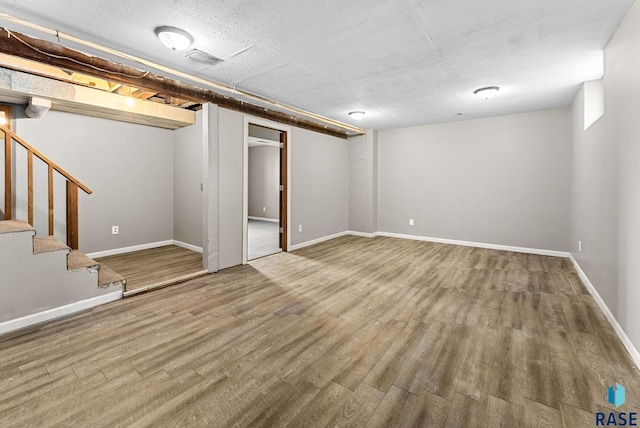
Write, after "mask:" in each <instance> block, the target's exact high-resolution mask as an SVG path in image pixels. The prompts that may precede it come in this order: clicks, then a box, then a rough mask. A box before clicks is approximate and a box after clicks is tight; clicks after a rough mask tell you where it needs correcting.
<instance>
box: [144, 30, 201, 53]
mask: <svg viewBox="0 0 640 428" xmlns="http://www.w3.org/2000/svg"><path fill="white" fill-rule="evenodd" d="M153 32H154V33H156V36H158V39H160V41H161V42H162V44H163V45H165V46H166V47H168V48H169V49H171V50H174V51H183V50H185V49H187V48H188V47H189V46H191V44H192V43H193V36H192V35H191V34H189V33H187V32H186V31H184V30H181V29H180V28H176V27H169V26H162V27H156V29H155V30H153Z"/></svg>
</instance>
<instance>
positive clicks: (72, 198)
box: [0, 124, 93, 250]
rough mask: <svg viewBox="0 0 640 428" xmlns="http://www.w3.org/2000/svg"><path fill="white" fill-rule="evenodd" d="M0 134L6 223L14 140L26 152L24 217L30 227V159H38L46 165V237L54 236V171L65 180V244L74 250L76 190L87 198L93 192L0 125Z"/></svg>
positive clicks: (9, 214) (10, 205) (10, 200)
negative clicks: (2, 149)
mask: <svg viewBox="0 0 640 428" xmlns="http://www.w3.org/2000/svg"><path fill="white" fill-rule="evenodd" d="M0 131H1V132H4V147H5V148H4V164H5V182H4V186H5V192H4V193H5V194H4V207H5V212H4V218H5V220H11V219H12V216H13V213H12V211H13V190H14V187H13V171H12V169H13V168H12V162H13V148H12V147H13V141H16V142H17V143H18V144H20V145H21V146H22V147H24V148H25V149H26V150H27V183H28V185H27V192H28V196H27V216H28V222H29V224H30V225H31V226H33V225H34V201H33V156H36V157H38V158H39V159H40V160H42V161H43V162H44V163H45V164H46V165H47V175H48V177H47V187H48V189H47V193H48V223H49V235H53V234H54V229H55V227H54V203H53V197H54V194H53V193H54V185H53V171H54V170H55V171H57V172H58V173H59V174H60V175H62V176H63V177H64V178H66V180H67V181H66V186H67V223H66V227H67V245H68V246H69V247H71V249H74V250H77V249H78V244H79V242H78V241H79V239H78V228H79V224H78V189H82V190H83V191H84V192H85V193H87V194H88V195H90V194H91V193H93V192H92V191H91V189H89V188H88V187H87V186H85V185H84V184H82V183H80V181H78V180H77V179H76V178H74V177H73V176H72V175H71V174H69V173H68V172H67V171H65V170H64V169H62V168H60V167H59V166H58V165H56V163H55V162H53V161H52V160H51V159H49V158H48V157H46V156H45V155H43V154H42V153H40V152H39V151H38V150H36V149H34V148H33V147H32V146H31V145H30V144H29V143H27V142H26V141H24V140H23V139H22V138H20V137H18V136H17V135H16V134H15V133H14V132H13V131H11V129H9V128H8V127H6V126H4V125H1V124H0Z"/></svg>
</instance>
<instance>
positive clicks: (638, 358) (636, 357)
mask: <svg viewBox="0 0 640 428" xmlns="http://www.w3.org/2000/svg"><path fill="white" fill-rule="evenodd" d="M569 259H570V260H571V263H573V267H575V268H576V271H577V272H578V276H579V277H580V279H581V280H582V283H583V284H584V286H585V287H586V288H587V290H588V291H589V293H590V294H591V296H592V297H593V299H594V300H595V301H596V303H598V306H600V309H602V312H603V313H604V316H605V317H607V320H609V324H611V327H613V330H614V331H615V332H616V334H617V335H618V337H619V338H620V340H621V341H622V343H623V344H624V347H625V348H627V351H628V352H629V355H631V358H632V359H633V361H634V363H636V367H640V353H639V352H638V349H636V347H635V346H634V345H633V343H632V342H631V339H629V336H627V333H625V331H624V329H623V328H622V326H621V325H620V323H618V320H617V319H616V317H614V316H613V313H611V310H610V309H609V307H608V306H607V304H606V303H605V302H604V300H603V299H602V297H601V296H600V293H598V290H596V287H594V285H593V284H592V283H591V281H590V280H589V278H588V277H587V274H586V273H584V271H583V270H582V268H581V267H580V265H579V264H578V261H577V260H576V259H575V258H574V257H573V254H569Z"/></svg>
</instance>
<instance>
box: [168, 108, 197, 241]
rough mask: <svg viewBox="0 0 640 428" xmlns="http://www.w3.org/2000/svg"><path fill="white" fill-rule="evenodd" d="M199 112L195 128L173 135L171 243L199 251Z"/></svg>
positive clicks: (178, 130)
mask: <svg viewBox="0 0 640 428" xmlns="http://www.w3.org/2000/svg"><path fill="white" fill-rule="evenodd" d="M202 124H203V122H202V110H201V111H198V112H197V113H196V124H195V125H192V126H187V127H185V128H181V129H177V130H175V131H174V142H173V239H175V240H177V241H181V242H185V243H187V244H191V245H195V246H196V247H202V191H201V190H200V185H201V183H202V182H203V179H202V144H203V138H204V135H203V134H204V133H203V126H202Z"/></svg>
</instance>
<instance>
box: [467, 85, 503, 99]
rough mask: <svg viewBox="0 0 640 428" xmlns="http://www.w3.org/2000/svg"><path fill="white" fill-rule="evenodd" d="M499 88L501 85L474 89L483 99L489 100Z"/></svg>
mask: <svg viewBox="0 0 640 428" xmlns="http://www.w3.org/2000/svg"><path fill="white" fill-rule="evenodd" d="M499 90H500V87H498V86H487V87H486V88H480V89H476V90H475V91H473V93H474V94H476V95H477V96H479V97H480V98H482V99H483V100H488V99H489V98H493V96H494V95H495V94H497V93H498V91H499Z"/></svg>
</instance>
